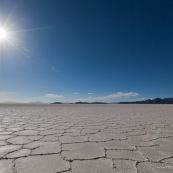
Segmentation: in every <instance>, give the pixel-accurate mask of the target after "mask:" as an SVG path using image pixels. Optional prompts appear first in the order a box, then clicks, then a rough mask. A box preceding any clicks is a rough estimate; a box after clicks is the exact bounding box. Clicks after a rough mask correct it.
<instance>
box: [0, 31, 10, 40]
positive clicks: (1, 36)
mask: <svg viewBox="0 0 173 173" xmlns="http://www.w3.org/2000/svg"><path fill="white" fill-rule="evenodd" d="M7 36H8V34H7V31H6V30H5V29H4V28H0V40H5V39H7Z"/></svg>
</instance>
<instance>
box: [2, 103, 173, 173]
mask: <svg viewBox="0 0 173 173" xmlns="http://www.w3.org/2000/svg"><path fill="white" fill-rule="evenodd" d="M61 172H63V173H137V172H138V173H172V172H173V106H172V105H0V173H61Z"/></svg>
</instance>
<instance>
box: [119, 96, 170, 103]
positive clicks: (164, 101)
mask: <svg viewBox="0 0 173 173" xmlns="http://www.w3.org/2000/svg"><path fill="white" fill-rule="evenodd" d="M119 104H173V97H171V98H163V99H161V98H155V99H147V100H142V101H134V102H119Z"/></svg>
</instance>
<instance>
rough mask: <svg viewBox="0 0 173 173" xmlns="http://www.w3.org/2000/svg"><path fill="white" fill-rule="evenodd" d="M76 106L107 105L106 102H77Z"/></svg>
mask: <svg viewBox="0 0 173 173" xmlns="http://www.w3.org/2000/svg"><path fill="white" fill-rule="evenodd" d="M75 104H107V103H105V102H76V103H75Z"/></svg>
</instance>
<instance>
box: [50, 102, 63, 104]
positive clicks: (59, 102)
mask: <svg viewBox="0 0 173 173" xmlns="http://www.w3.org/2000/svg"><path fill="white" fill-rule="evenodd" d="M52 104H63V103H61V102H54V103H52Z"/></svg>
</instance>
